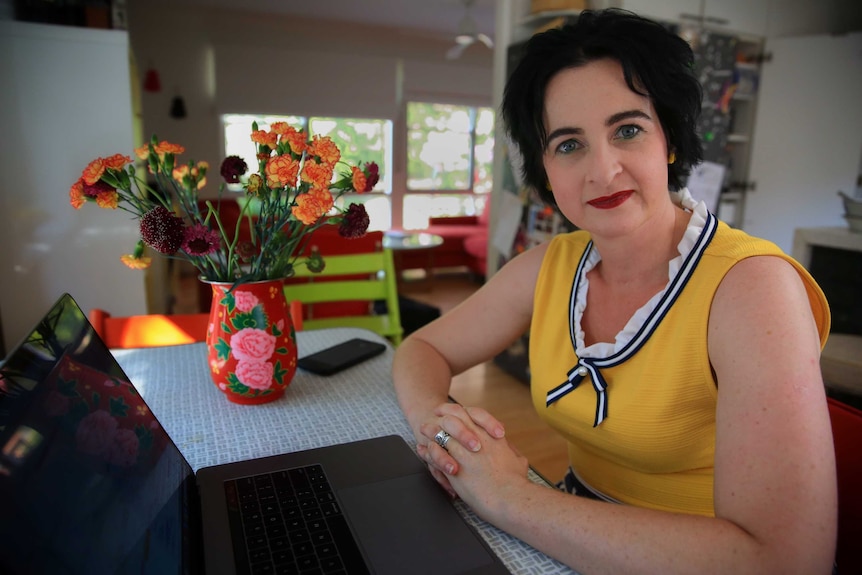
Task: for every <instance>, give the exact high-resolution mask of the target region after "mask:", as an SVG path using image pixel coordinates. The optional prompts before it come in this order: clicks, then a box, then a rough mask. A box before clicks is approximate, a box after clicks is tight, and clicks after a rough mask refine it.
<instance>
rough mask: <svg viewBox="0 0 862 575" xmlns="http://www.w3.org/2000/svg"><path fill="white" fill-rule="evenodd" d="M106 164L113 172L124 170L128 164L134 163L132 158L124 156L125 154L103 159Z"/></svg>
mask: <svg viewBox="0 0 862 575" xmlns="http://www.w3.org/2000/svg"><path fill="white" fill-rule="evenodd" d="M102 159H103V160H104V163H105V167H106V168H109V169H111V170H122V169H123V167H125V165H126V164H128V163H130V162H131V161H132V158H130V157H129V156H124V155H123V154H114V155H113V156H111V157H109V158H102Z"/></svg>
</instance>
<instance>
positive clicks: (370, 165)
mask: <svg viewBox="0 0 862 575" xmlns="http://www.w3.org/2000/svg"><path fill="white" fill-rule="evenodd" d="M365 180H366V184H365V191H367V192H370V191H371V190H373V189H374V186H376V185H377V182H379V181H380V168H379V167H378V166H377V162H367V163H366V164H365Z"/></svg>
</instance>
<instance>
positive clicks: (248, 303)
mask: <svg viewBox="0 0 862 575" xmlns="http://www.w3.org/2000/svg"><path fill="white" fill-rule="evenodd" d="M234 291H235V293H234V298H236V309H237V310H239V311H241V312H243V313H248V312H250V311H251V310H253V309H254V306H256V305H257V304H258V303H260V300H258V299H257V296H256V295H254V294H253V293H251V292H248V291H240V290H234Z"/></svg>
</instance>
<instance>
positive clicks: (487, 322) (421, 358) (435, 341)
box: [392, 244, 546, 485]
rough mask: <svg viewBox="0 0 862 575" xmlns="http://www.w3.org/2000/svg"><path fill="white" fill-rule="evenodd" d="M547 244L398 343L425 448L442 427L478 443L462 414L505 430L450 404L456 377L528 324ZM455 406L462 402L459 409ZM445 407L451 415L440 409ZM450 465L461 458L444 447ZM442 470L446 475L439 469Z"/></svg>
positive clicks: (397, 377)
mask: <svg viewBox="0 0 862 575" xmlns="http://www.w3.org/2000/svg"><path fill="white" fill-rule="evenodd" d="M545 249H546V246H545V245H544V244H543V245H540V246H537V247H536V248H533V249H531V250H529V251H527V252H524V253H523V254H521V255H519V256H517V257H516V258H514V259H513V260H511V261H510V262H508V263H507V264H506V265H504V266H503V267H502V268H501V269H500V270H499V271H498V272H497V273H496V274H495V275H494V276H493V277H492V278H491V279H490V280H489V281H488V282H487V283H486V284H485V285H483V286H482V287H481V288H480V289H479V290H478V291H477V292H476V293H475V294H473V295H472V296H471V297H470V298H468V299H467V300H465V301H464V302H462V303H461V304H460V305H459V306H458V307H457V308H455V309H454V310H452V311H451V312H449V313H447V314H445V315H443V316H442V317H441V318H439V319H437V320H435V321H434V322H432V323H430V324H428V325H426V326H424V327H423V328H421V329H420V330H418V331H416V332H414V333H413V334H411V335H410V336H409V337H407V338H406V339H405V340H404V341H403V342H402V343H401V345H400V346H398V349H397V350H396V353H395V359H394V363H393V367H392V375H393V380H394V383H395V391H396V393H397V395H398V401H399V403H400V405H401V409H402V410H403V412H404V414H405V416H406V417H407V421H408V422H409V423H410V426H411V427H412V429H413V432H414V434H415V435H416V439H417V442H418V444H419V449H420V452H422V453H423V454H424V451H423V450H424V449H425V447H426V445H427V444H428V443H431V444H433V438H434V434H436V433H437V432H438V431H439V430H440V429H441V428H445V429H446V430H447V431H448V432H449V433H450V434H451V435H452V439H451V440H450V442H454V441H460V442H461V443H463V444H464V445H466V446H468V447H470V448H472V449H477V448H479V446H478V443H477V442H478V437H477V436H476V435H475V434H474V433H473V432H472V431H471V430H469V429H468V428H466V427H464V426H463V425H462V424H461V421H460V420H461V419H462V418H466V419H475V420H476V421H477V422H478V423H479V424H480V425H483V426H484V427H485V429H486V430H488V431H489V432H490V433H492V434H493V435H495V436H497V437H502V435H503V433H504V432H503V426H502V424H501V423H500V422H499V421H497V420H496V419H495V418H493V417H492V416H491V415H490V414H488V413H487V412H485V411H484V410H481V409H476V408H468V410H465V409H463V408H460V406H452V404H448V406H447V402H448V396H449V388H450V385H451V381H452V376H454V375H457V374H458V373H461V372H462V371H464V370H466V369H468V368H470V367H473V366H474V365H477V364H480V363H482V362H485V361H488V360H490V359H491V358H493V357H494V356H495V355H496V354H498V353H499V352H500V351H502V350H503V349H505V348H506V347H507V346H508V345H510V344H511V342H513V341H515V340H516V339H517V338H519V337H520V336H522V335H523V334H524V333H525V332H526V331H527V329H529V325H530V318H531V316H532V309H533V291H534V290H535V285H536V277H537V276H538V271H539V267H540V265H541V262H542V257H543V256H544V253H545ZM454 407H457V409H455V410H454V411H453V409H451V408H454ZM441 408H442V409H444V410H445V411H446V414H443V413H439V411H438V410H439V409H441ZM423 424H428V425H429V427H428V429H429V430H430V431H429V433H430V435H429V434H426V435H423V432H422V425H423ZM435 446H436V445H435ZM447 466H452V469H453V471H454V470H455V469H457V462H456V461H455V460H454V459H452V458H451V457H449V456H448V455H447V454H446V452H445V451H443V450H442V449H441V450H439V452H438V458H437V461H436V467H437V470H438V471H443V470H445V469H446V468H447ZM432 471H434V470H433V468H432ZM435 477H437V478H438V479H442V476H441V475H440V474H439V473H435ZM444 485H446V483H444Z"/></svg>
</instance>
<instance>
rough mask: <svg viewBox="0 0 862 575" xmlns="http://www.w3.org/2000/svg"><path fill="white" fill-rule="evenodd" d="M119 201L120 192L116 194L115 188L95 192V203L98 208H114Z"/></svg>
mask: <svg viewBox="0 0 862 575" xmlns="http://www.w3.org/2000/svg"><path fill="white" fill-rule="evenodd" d="M119 201H120V194H118V193H117V190H115V189H113V188H111V189H110V190H104V191H100V192H99V193H98V194H96V205H97V206H99V207H100V208H108V209H111V210H116V209H117V205H118V204H119Z"/></svg>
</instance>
